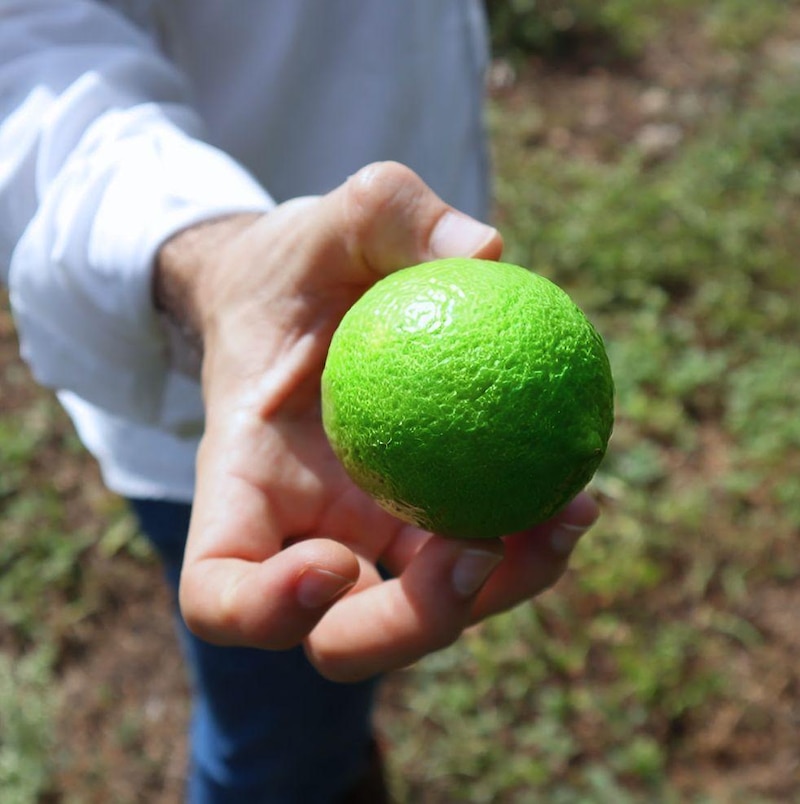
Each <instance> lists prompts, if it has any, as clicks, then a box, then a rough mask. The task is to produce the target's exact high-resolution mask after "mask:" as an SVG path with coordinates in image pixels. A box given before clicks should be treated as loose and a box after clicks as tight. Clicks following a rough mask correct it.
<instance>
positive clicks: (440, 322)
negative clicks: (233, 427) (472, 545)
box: [322, 258, 614, 538]
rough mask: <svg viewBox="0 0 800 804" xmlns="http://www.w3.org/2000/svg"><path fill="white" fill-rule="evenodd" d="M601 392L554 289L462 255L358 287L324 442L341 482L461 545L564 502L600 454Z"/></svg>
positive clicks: (570, 311) (576, 315)
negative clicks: (343, 476)
mask: <svg viewBox="0 0 800 804" xmlns="http://www.w3.org/2000/svg"><path fill="white" fill-rule="evenodd" d="M613 397H614V385H613V381H612V379H611V371H610V368H609V363H608V358H607V356H606V352H605V349H604V347H603V342H602V340H601V339H600V336H599V335H598V334H597V332H596V330H595V329H594V327H593V326H592V325H591V324H590V323H589V321H588V320H587V319H586V317H585V316H584V314H583V313H582V312H581V310H580V309H579V308H578V307H577V306H576V305H575V304H574V303H573V302H572V300H571V299H570V298H569V296H568V295H567V294H566V293H565V292H564V291H563V290H561V289H560V288H559V287H557V286H556V285H554V284H553V283H552V282H550V281H549V280H547V279H544V278H543V277H541V276H538V275H536V274H534V273H531V272H530V271H527V270H525V269H524V268H520V267H518V266H516V265H509V264H506V263H497V262H490V261H487V260H474V259H463V258H454V259H444V260H437V261H435V262H429V263H423V264H422V265H417V266H414V267H412V268H406V269H404V270H402V271H399V272H397V273H395V274H391V275H389V276H387V277H385V278H384V279H382V280H381V281H379V282H378V283H377V284H375V285H374V286H373V287H372V288H370V289H369V290H368V291H367V292H366V293H365V294H364V295H363V296H362V297H361V298H360V299H359V300H358V301H357V302H356V304H355V305H354V306H353V307H352V308H351V309H350V310H349V311H348V312H347V314H346V315H345V316H344V318H343V319H342V322H341V324H340V325H339V327H338V329H337V330H336V332H335V334H334V336H333V340H332V342H331V345H330V351H329V353H328V358H327V362H326V365H325V370H324V372H323V375H322V416H323V424H324V427H325V432H326V433H327V435H328V439H329V441H330V443H331V446H332V447H333V449H334V452H335V453H336V454H337V456H338V457H339V459H340V460H341V462H342V464H343V465H344V467H345V469H346V470H347V472H348V474H349V475H350V477H351V478H352V479H353V480H354V481H355V483H356V484H357V485H359V486H360V487H361V488H363V489H364V490H365V491H367V492H368V493H369V494H370V495H372V496H373V497H374V498H375V499H376V500H377V501H378V503H380V505H382V506H383V507H384V508H386V509H387V510H388V511H390V512H391V513H393V514H395V515H396V516H398V517H400V518H401V519H404V520H406V521H408V522H412V523H414V524H416V525H419V526H420V527H423V528H425V529H426V530H431V531H434V532H436V533H439V534H442V535H445V536H453V537H460V538H487V537H495V536H501V535H504V534H507V533H511V532H514V531H517V530H522V529H525V528H529V527H531V526H532V525H535V524H536V523H538V522H542V521H544V520H546V519H549V518H550V517H551V516H553V514H555V513H556V512H558V511H559V509H561V508H562V507H563V506H564V505H566V504H567V503H568V502H569V501H570V500H571V499H572V497H574V496H575V495H576V494H577V493H578V492H579V491H580V490H581V489H582V488H583V486H584V485H585V484H586V483H587V482H588V481H589V480H590V479H591V477H592V475H593V474H594V472H595V470H596V469H597V467H598V465H599V463H600V461H601V459H602V457H603V455H604V453H605V450H606V446H607V444H608V439H609V437H610V435H611V428H612V425H613V418H614V401H613Z"/></svg>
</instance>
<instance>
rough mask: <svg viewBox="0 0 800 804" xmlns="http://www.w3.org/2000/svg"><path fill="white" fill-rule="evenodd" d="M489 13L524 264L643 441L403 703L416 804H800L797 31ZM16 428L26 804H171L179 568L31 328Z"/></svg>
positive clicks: (387, 724) (14, 512)
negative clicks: (96, 454)
mask: <svg viewBox="0 0 800 804" xmlns="http://www.w3.org/2000/svg"><path fill="white" fill-rule="evenodd" d="M487 6H488V11H489V15H490V20H491V25H492V33H493V48H494V60H493V66H492V70H491V73H490V76H489V92H490V96H491V101H490V114H489V120H488V124H489V126H490V128H491V134H492V142H493V148H494V161H495V170H496V184H495V192H496V223H497V225H498V226H499V227H500V229H501V230H502V232H503V234H504V236H505V238H506V242H507V252H506V257H507V259H508V260H509V261H512V262H518V263H520V264H523V265H526V266H529V267H530V268H532V269H534V270H535V271H537V272H540V273H542V274H544V275H546V276H548V277H549V278H551V279H553V280H554V281H556V282H557V283H558V284H560V285H562V286H563V287H564V288H566V289H567V290H568V291H569V292H570V294H571V295H572V296H573V297H574V298H575V300H576V301H577V302H578V303H579V304H580V305H581V306H582V307H583V308H584V309H585V310H586V312H587V313H588V315H589V317H590V318H591V319H592V321H593V322H594V323H595V325H596V326H597V328H598V329H599V331H600V332H601V334H602V336H603V338H604V339H605V341H606V345H607V347H608V350H609V354H610V357H611V361H612V366H613V370H614V375H615V380H616V383H617V394H618V395H617V422H616V429H615V432H614V436H613V439H612V443H611V448H610V453H609V455H608V457H607V459H606V461H605V462H604V464H603V466H602V468H601V470H600V472H599V474H598V476H597V477H596V479H595V481H594V482H593V490H594V492H595V494H596V495H597V496H598V498H599V499H600V500H601V503H602V506H603V509H604V515H603V518H602V519H601V522H600V524H599V525H598V526H597V527H596V529H595V530H593V531H592V533H591V534H590V535H589V536H588V537H587V538H586V539H585V540H584V541H583V542H582V543H581V545H580V546H579V548H578V550H577V552H576V555H575V559H574V562H573V565H572V569H571V570H570V571H569V573H568V574H567V576H566V577H565V578H564V579H563V580H562V582H561V583H560V584H559V585H558V586H557V587H556V588H555V589H554V590H552V591H550V592H548V593H547V594H545V595H544V596H543V597H542V598H540V599H539V600H538V601H537V602H536V604H535V605H533V606H525V607H522V608H519V609H517V610H515V611H513V612H511V613H509V614H506V615H503V616H501V617H498V618H495V619H494V620H492V621H490V622H488V623H486V624H483V625H481V626H479V627H476V628H473V629H472V630H470V631H469V632H468V633H467V634H466V635H465V636H464V638H463V639H462V640H460V641H459V642H458V644H456V645H455V646H453V647H452V648H450V649H448V650H446V651H443V652H441V653H439V654H436V655H434V656H431V657H429V658H428V659H426V660H425V661H423V662H421V663H420V664H418V665H417V666H415V667H414V668H412V669H409V670H406V671H403V672H401V673H397V674H395V675H394V676H392V677H391V678H390V679H389V680H388V683H387V685H386V688H385V690H384V694H383V699H382V702H381V707H380V712H379V726H380V730H381V733H382V735H383V737H384V739H385V742H386V744H387V746H388V747H389V749H390V753H389V762H390V774H391V782H392V787H393V790H394V792H395V795H396V797H397V800H398V802H414V803H415V804H417V803H419V804H441V803H442V802H470V803H472V802H474V803H475V804H481V803H483V802H486V803H487V804H488V803H489V802H523V803H524V802H539V801H546V802H548V804H572V802H576V803H577V802H581V803H583V802H589V803H590V804H594V803H595V802H598V803H600V804H603V803H604V802H608V804H612V802H613V804H625V802H665V803H668V802H681V803H682V802H696V803H697V804H701V803H705V802H709V803H710V802H714V804H716V802H723V803H724V802H731V803H733V802H742V803H743V804H744V803H745V802H746V804H758V803H759V802H788V801H800V614H798V611H800V551H799V550H798V531H799V530H800V524H799V523H800V482H799V481H798V476H799V475H800V345H798V343H799V342H800V292H799V291H798V288H797V285H798V281H797V276H798V253H799V251H800V231H798V219H799V218H800V2H793V1H792V0H758V2H752V0H606V1H605V2H597V0H505V1H504V2H501V0H490V2H488V3H487ZM442 136H445V137H446V136H447V132H442ZM0 411H2V415H0V800H2V802H3V804H31V803H32V802H39V803H40V804H48V803H55V802H65V803H72V802H76V803H77V802H81V804H83V803H84V802H103V803H104V804H105V803H106V802H109V801H113V802H117V803H119V804H126V803H128V802H131V803H133V802H148V804H149V803H150V802H175V801H177V800H179V796H180V790H181V784H182V776H183V772H184V767H185V762H186V747H185V742H184V731H185V724H186V720H187V717H188V712H187V701H186V686H185V681H184V678H183V676H182V671H181V665H180V661H179V657H178V655H177V648H176V647H175V645H174V642H173V637H172V627H173V626H172V622H171V621H170V616H169V613H168V611H169V609H168V606H167V593H166V590H165V588H164V585H163V584H162V582H161V577H160V574H159V569H158V567H157V565H156V564H155V562H154V559H153V557H152V555H151V554H150V552H149V550H148V549H147V546H146V544H145V543H144V542H143V541H142V539H141V537H140V536H139V535H138V534H137V533H136V530H135V527H134V525H133V523H132V521H131V520H130V518H129V516H128V515H127V513H126V512H125V510H124V508H123V507H122V506H121V505H120V503H119V501H118V500H117V499H116V498H114V497H113V496H111V495H109V494H108V493H107V492H105V491H104V490H103V488H102V486H101V485H100V483H99V479H98V476H97V471H96V469H95V467H94V465H93V463H92V462H91V461H90V460H88V459H87V457H86V455H85V454H84V452H83V451H82V449H81V447H80V446H79V444H78V442H77V440H76V438H75V437H74V435H73V434H72V431H71V429H70V427H69V425H68V423H67V422H66V420H65V417H64V416H63V415H62V413H61V412H60V409H59V408H58V406H57V405H56V404H55V402H54V401H53V398H52V396H51V395H50V394H48V393H46V392H43V391H41V390H39V389H37V388H36V387H35V386H34V385H33V384H32V382H31V380H30V377H29V375H28V372H27V370H26V369H25V367H24V366H23V365H22V364H21V363H20V361H19V359H18V356H17V345H16V341H15V336H14V331H13V326H12V322H11V318H10V316H9V314H8V307H7V302H6V300H5V298H3V299H2V302H1V303H0Z"/></svg>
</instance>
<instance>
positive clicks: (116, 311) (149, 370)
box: [0, 0, 273, 424]
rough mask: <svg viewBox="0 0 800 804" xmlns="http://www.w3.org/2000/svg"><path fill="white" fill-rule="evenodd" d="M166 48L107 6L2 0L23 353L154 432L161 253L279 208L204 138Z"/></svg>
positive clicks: (159, 400) (7, 254) (8, 244)
mask: <svg viewBox="0 0 800 804" xmlns="http://www.w3.org/2000/svg"><path fill="white" fill-rule="evenodd" d="M154 41H155V40H154V38H153V37H151V36H150V35H148V33H147V31H146V30H143V29H141V28H139V27H138V26H135V25H133V24H132V23H130V22H129V21H128V20H126V19H125V18H123V17H121V16H120V15H118V14H117V13H116V12H114V11H113V10H111V9H109V8H107V7H105V6H104V5H103V4H100V3H94V2H84V1H83V0H74V1H73V0H53V1H52V2H47V1H46V0H18V1H16V2H5V1H4V0H0V276H2V278H3V279H4V281H5V282H6V283H7V284H8V287H9V291H10V297H11V304H12V309H13V312H14V316H15V320H16V323H17V328H18V332H19V337H20V343H21V349H22V353H23V357H24V358H25V360H26V361H27V362H28V364H29V365H30V367H31V370H32V371H33V373H34V375H35V377H36V378H37V380H38V381H39V382H40V383H42V384H43V385H46V386H49V387H52V388H55V389H57V390H66V391H69V392H72V393H74V394H76V395H77V396H79V397H81V398H82V399H84V400H86V401H87V402H89V403H91V404H93V405H96V406H98V407H101V408H103V409H105V410H107V411H108V412H109V413H111V414H113V415H115V416H120V417H123V418H128V419H130V420H132V421H137V422H142V423H145V424H159V423H160V421H161V419H162V415H163V406H164V396H165V388H166V383H167V374H168V370H169V350H168V347H167V338H166V333H165V331H164V327H163V326H162V323H161V320H160V318H159V316H158V315H157V313H156V311H155V309H154V307H153V303H152V297H151V285H152V268H153V263H154V258H155V255H156V253H157V251H158V248H159V246H160V245H161V244H162V243H163V242H164V240H166V239H167V238H168V237H170V236H171V235H172V234H174V233H175V232H177V231H179V230H180V229H182V228H185V227H186V226H189V225H191V224H193V223H196V222H198V221H201V220H204V219H208V218H211V217H215V216H218V215H223V214H229V213H233V212H237V211H245V210H267V209H269V208H270V207H271V206H272V205H273V202H272V200H271V198H270V197H269V195H268V194H267V193H266V192H265V190H264V189H263V188H262V187H261V186H260V185H259V184H258V183H257V182H256V181H255V180H254V179H253V178H252V177H251V176H250V174H249V173H247V171H245V170H244V169H243V168H242V167H241V166H240V165H238V164H237V163H236V162H235V161H234V160H233V159H231V158H230V157H229V156H227V155H226V154H224V153H223V152H221V151H220V150H218V149H216V148H214V147H213V146H211V145H209V144H208V143H206V142H205V141H204V128H203V124H202V121H201V120H200V119H199V117H198V115H197V114H196V113H195V112H194V111H193V110H192V108H191V104H190V102H189V95H190V93H189V91H188V90H187V87H186V86H185V85H184V83H183V80H182V77H181V75H180V73H179V72H178V71H177V70H176V69H175V68H174V67H173V66H172V65H171V64H170V63H169V61H168V60H166V59H165V58H164V57H163V56H162V55H161V54H160V53H159V51H158V49H157V48H156V46H155V44H154Z"/></svg>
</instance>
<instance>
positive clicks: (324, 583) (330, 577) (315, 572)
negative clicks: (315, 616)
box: [297, 567, 355, 609]
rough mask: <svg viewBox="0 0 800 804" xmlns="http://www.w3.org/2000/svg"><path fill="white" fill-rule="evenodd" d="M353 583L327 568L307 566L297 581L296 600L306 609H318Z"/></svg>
mask: <svg viewBox="0 0 800 804" xmlns="http://www.w3.org/2000/svg"><path fill="white" fill-rule="evenodd" d="M354 584H355V581H352V580H351V579H350V578H345V577H344V576H343V575H339V574H337V573H335V572H330V571H329V570H324V569H319V568H317V567H309V568H308V569H306V570H304V571H303V574H302V575H301V576H300V579H299V581H298V582H297V600H298V602H299V603H300V605H301V606H303V607H304V608H306V609H318V608H320V607H321V606H325V605H326V604H328V603H330V602H331V601H333V600H335V599H336V598H337V597H339V596H341V595H342V594H344V593H345V592H346V591H347V590H348V589H350V588H351V587H352V586H353V585H354Z"/></svg>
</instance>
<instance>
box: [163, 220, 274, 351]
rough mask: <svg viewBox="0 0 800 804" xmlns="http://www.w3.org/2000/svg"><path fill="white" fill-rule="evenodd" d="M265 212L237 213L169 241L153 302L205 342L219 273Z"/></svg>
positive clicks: (184, 330)
mask: <svg viewBox="0 0 800 804" xmlns="http://www.w3.org/2000/svg"><path fill="white" fill-rule="evenodd" d="M262 214H263V213H238V214H234V215H227V216H225V217H220V218H211V219H209V220H206V221H203V222H201V223H197V224H195V225H193V226H190V227H188V228H186V229H182V230H181V231H179V232H177V233H176V234H174V235H173V236H172V237H170V238H169V239H168V240H166V241H165V242H164V243H163V244H162V246H161V247H160V249H159V250H158V254H157V256H156V261H155V266H154V270H153V287H152V292H153V303H154V305H155V307H156V309H157V310H158V311H160V312H163V313H165V314H166V315H167V316H168V318H169V319H170V320H171V321H173V322H174V323H175V324H176V325H177V326H178V327H179V329H180V330H181V332H182V333H183V334H184V335H185V336H186V337H187V338H188V339H189V340H190V341H191V342H192V343H194V344H195V345H197V346H199V347H202V345H203V342H204V339H205V335H206V332H207V330H208V328H209V325H210V321H209V319H210V316H211V314H212V313H213V310H214V305H213V303H212V302H213V298H214V296H215V291H214V287H215V285H216V280H215V277H216V275H217V273H218V271H219V270H220V269H221V268H223V266H224V265H225V263H226V260H227V257H226V255H227V253H228V251H229V249H230V247H231V244H232V243H233V242H234V241H235V240H236V239H237V238H238V237H239V235H240V234H241V233H242V232H243V231H245V230H246V229H248V228H249V227H250V226H251V225H252V224H253V223H254V222H255V221H256V220H258V219H259V218H261V217H262Z"/></svg>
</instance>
